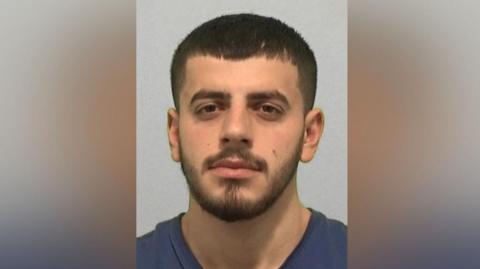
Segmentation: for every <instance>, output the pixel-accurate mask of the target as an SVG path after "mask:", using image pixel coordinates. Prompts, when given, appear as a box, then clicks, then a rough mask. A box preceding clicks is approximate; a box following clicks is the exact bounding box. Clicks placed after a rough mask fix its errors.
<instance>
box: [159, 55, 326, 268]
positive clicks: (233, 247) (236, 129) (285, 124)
mask: <svg viewBox="0 0 480 269" xmlns="http://www.w3.org/2000/svg"><path fill="white" fill-rule="evenodd" d="M201 91H203V92H221V93H222V97H221V98H218V96H217V97H214V96H213V95H211V94H207V95H205V94H198V93H199V92H201ZM272 92H275V93H276V94H274V96H283V97H284V100H282V98H277V97H271V96H269V97H265V96H263V97H261V98H252V96H257V97H258V96H259V95H258V94H259V93H261V94H263V93H272ZM217 95H218V94H217ZM198 96H201V97H200V98H199V97H198ZM323 123H324V121H323V114H322V112H321V110H319V109H313V110H310V111H309V112H308V113H306V114H305V112H304V105H303V99H302V95H301V92H300V89H299V88H298V71H297V68H296V67H295V66H294V65H293V64H291V63H290V62H289V61H283V60H278V59H267V58H265V57H252V58H248V59H246V60H241V61H231V60H225V59H218V58H215V57H211V56H194V57H191V58H190V59H189V60H188V61H187V63H186V77H185V83H184V85H183V88H182V89H181V93H180V108H179V111H176V110H175V109H170V110H169V111H168V136H169V143H170V148H171V156H172V159H173V160H175V161H177V162H180V161H181V157H183V158H187V159H188V161H189V163H190V164H191V165H192V167H193V168H195V169H196V170H197V171H198V172H199V175H200V180H199V185H200V187H201V188H202V189H203V190H204V191H205V192H206V193H208V195H209V196H210V197H212V198H213V199H217V200H219V201H221V199H223V198H224V194H225V188H226V187H225V184H222V182H224V180H236V181H238V182H241V183H242V184H241V187H240V188H239V189H238V193H237V195H238V198H239V199H242V201H245V202H248V203H255V202H256V201H258V200H259V199H260V197H262V195H264V194H265V193H267V192H268V191H269V190H270V188H269V187H271V185H272V180H274V178H273V177H272V175H273V174H275V172H276V171H279V169H281V167H282V165H284V164H285V163H286V162H288V160H291V158H292V155H293V154H295V150H297V147H298V146H299V148H298V150H300V151H301V154H300V155H299V157H300V160H301V161H302V162H308V161H310V160H311V159H312V158H313V156H314V154H315V151H316V149H317V146H318V142H319V140H320V138H321V135H322V132H323ZM180 146H181V147H182V148H183V149H184V153H183V156H181V150H180ZM229 146H233V147H242V148H246V149H248V150H249V152H251V153H252V154H254V155H255V156H258V157H260V158H262V159H263V160H264V161H265V162H266V164H267V167H268V169H265V170H261V171H255V170H251V169H241V170H239V169H230V168H225V167H221V168H220V169H216V170H215V169H205V167H204V161H205V159H206V158H208V157H210V156H213V155H215V154H217V153H218V152H219V151H221V150H222V148H224V147H229ZM233 161H236V160H235V159H234V160H233ZM309 218H310V212H309V211H308V210H307V209H306V208H305V207H304V206H303V205H302V204H301V203H300V200H299V198H298V193H297V187H296V175H294V176H293V178H292V179H291V180H290V181H289V184H288V185H287V187H286V189H285V190H284V191H283V193H282V194H281V195H280V197H279V198H278V200H277V201H276V202H275V203H274V204H273V205H272V206H271V207H270V208H269V209H268V210H267V211H265V212H264V213H263V214H260V215H259V216H256V217H254V218H252V219H248V220H242V221H235V222H226V221H224V220H221V219H219V218H217V217H215V216H214V215H212V214H210V213H208V212H206V211H205V210H203V209H202V207H201V206H200V205H199V204H198V203H197V202H196V200H195V199H194V198H193V197H192V196H191V197H190V202H189V209H188V211H187V213H186V214H185V215H184V216H183V218H182V232H183V234H184V237H185V240H186V241H187V244H188V245H189V247H190V249H191V250H192V252H193V254H194V256H195V257H196V258H197V260H198V261H199V262H200V264H201V265H202V266H203V267H204V268H278V267H279V266H280V265H281V264H282V263H283V262H284V261H285V259H286V258H287V257H288V255H289V254H290V253H291V252H292V251H293V250H294V248H295V247H296V245H297V244H298V243H299V242H300V240H301V238H302V236H303V234H304V232H305V230H306V227H307V224H308V221H309Z"/></svg>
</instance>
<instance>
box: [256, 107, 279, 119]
mask: <svg viewBox="0 0 480 269" xmlns="http://www.w3.org/2000/svg"><path fill="white" fill-rule="evenodd" d="M257 111H258V113H259V114H260V116H261V117H263V118H264V119H266V120H277V119H279V118H280V117H282V116H283V110H282V109H281V108H279V107H277V106H275V105H271V104H261V105H260V106H258V108H257Z"/></svg>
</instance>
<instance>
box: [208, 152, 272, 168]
mask: <svg viewBox="0 0 480 269" xmlns="http://www.w3.org/2000/svg"><path fill="white" fill-rule="evenodd" d="M228 158H237V159H240V160H242V161H243V162H246V163H248V165H249V166H251V167H252V168H254V169H256V170H259V171H265V170H267V168H268V166H267V161H265V159H263V158H261V157H259V156H256V155H254V154H252V153H251V152H250V151H249V150H248V149H246V148H235V147H227V148H224V149H222V150H221V151H220V152H219V153H217V154H215V155H213V156H209V157H207V158H206V159H205V161H204V162H203V171H206V170H207V169H209V168H210V167H212V166H213V164H214V163H216V162H219V161H223V160H225V159H228Z"/></svg>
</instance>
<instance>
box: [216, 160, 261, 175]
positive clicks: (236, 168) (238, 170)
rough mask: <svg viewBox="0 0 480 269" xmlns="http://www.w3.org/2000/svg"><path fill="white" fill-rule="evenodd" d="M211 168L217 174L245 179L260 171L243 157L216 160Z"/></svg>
mask: <svg viewBox="0 0 480 269" xmlns="http://www.w3.org/2000/svg"><path fill="white" fill-rule="evenodd" d="M209 170H210V171H211V172H212V173H213V174H214V175H216V176H218V177H222V178H231V179H245V178H250V177H252V176H254V175H255V174H256V173H258V172H260V169H259V168H258V167H256V166H255V165H253V164H251V163H249V162H247V161H244V160H241V159H226V160H220V161H217V162H214V163H213V165H212V166H211V167H209Z"/></svg>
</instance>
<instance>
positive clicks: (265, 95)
mask: <svg viewBox="0 0 480 269" xmlns="http://www.w3.org/2000/svg"><path fill="white" fill-rule="evenodd" d="M272 99H274V100H278V101H280V102H282V103H284V104H285V105H286V106H287V107H290V103H289V102H288V99H287V97H286V96H285V95H284V94H282V93H281V92H279V91H278V90H265V91H260V92H253V93H249V94H247V100H248V101H263V100H272Z"/></svg>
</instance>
